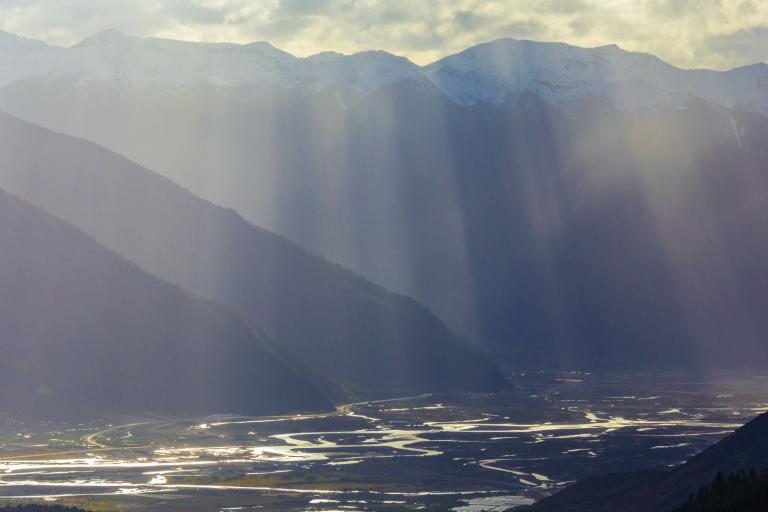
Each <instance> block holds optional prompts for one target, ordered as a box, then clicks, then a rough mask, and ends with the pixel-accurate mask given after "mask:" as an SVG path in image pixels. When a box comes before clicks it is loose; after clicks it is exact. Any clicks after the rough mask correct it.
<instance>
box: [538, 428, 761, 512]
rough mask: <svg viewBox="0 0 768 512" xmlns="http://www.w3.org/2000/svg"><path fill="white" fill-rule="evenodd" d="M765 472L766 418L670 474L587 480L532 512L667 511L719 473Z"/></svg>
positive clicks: (539, 505)
mask: <svg viewBox="0 0 768 512" xmlns="http://www.w3.org/2000/svg"><path fill="white" fill-rule="evenodd" d="M766 467H768V413H765V414H762V415H760V416H758V417H757V418H755V419H754V420H752V421H751V422H749V423H747V424H746V425H744V426H743V427H741V428H740V429H738V430H737V431H736V432H734V433H733V434H731V435H729V436H728V437H726V438H725V439H723V440H722V441H720V442H718V443H716V444H714V445H712V446H711V447H709V448H707V449H706V450H704V451H703V452H701V453H700V454H698V455H696V456H695V457H693V458H692V459H691V460H690V461H688V462H686V463H685V464H683V465H682V466H679V467H677V468H675V469H673V470H671V471H655V472H654V471H645V472H637V473H625V474H615V475H607V476H600V477H593V478H587V479H585V480H583V481H580V482H577V483H576V484H574V485H572V486H571V487H568V488H566V489H564V490H563V491H560V492H559V493H557V494H555V495H554V496H551V497H550V498H546V499H544V500H542V501H540V502H539V503H537V504H536V505H534V506H533V507H532V508H531V511H532V512H549V511H552V512H555V511H557V512H608V511H615V510H624V511H627V512H668V511H669V510H672V509H673V508H675V507H676V506H678V505H680V504H682V503H683V502H684V501H685V500H686V498H687V497H688V496H690V495H691V494H694V493H696V492H697V491H698V490H699V489H700V488H701V487H702V486H704V485H705V484H709V483H710V482H712V481H713V479H715V477H716V476H717V475H718V473H724V474H729V473H736V472H738V471H749V470H751V469H759V470H762V469H764V468H766Z"/></svg>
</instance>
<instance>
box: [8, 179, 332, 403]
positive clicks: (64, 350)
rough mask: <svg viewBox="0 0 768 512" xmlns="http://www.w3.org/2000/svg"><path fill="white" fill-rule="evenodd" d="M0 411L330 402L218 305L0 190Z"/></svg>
mask: <svg viewBox="0 0 768 512" xmlns="http://www.w3.org/2000/svg"><path fill="white" fill-rule="evenodd" d="M0 247H2V251H0V290H2V293H1V294H0V325H2V332H0V352H2V358H0V414H2V415H3V416H4V417H44V418H45V417H54V418H55V417H59V416H65V417H83V415H87V414H100V413H108V412H116V413H117V412H119V413H136V412H147V413H162V414H210V413H243V414H265V413H281V412H287V411H296V410H313V411H314V410H326V409H329V408H330V407H331V404H330V403H329V402H328V400H327V399H325V398H324V397H323V396H322V395H321V394H320V393H319V392H318V391H317V390H316V389H315V388H313V387H312V386H311V385H309V384H308V383H307V381H305V380H304V379H303V378H302V377H300V376H299V375H298V374H296V373H295V372H294V371H293V370H291V369H290V368H289V367H287V366H286V364H284V363H283V361H282V360H281V359H280V358H279V357H278V356H277V355H276V351H275V350H274V349H273V348H272V346H271V341H270V340H269V339H268V338H267V337H266V336H265V335H264V334H262V333H258V332H257V331H255V330H254V329H253V328H252V327H251V326H249V325H248V324H247V323H246V322H245V321H244V320H243V319H241V318H240V317H239V316H238V315H236V314H235V313H233V312H231V311H230V310H228V309H227V308H226V307H225V306H223V305H222V304H220V303H216V302H213V301H210V300H207V299H203V298H200V297H196V296H193V295H191V294H189V293H188V292H186V291H184V290H182V289H181V288H179V287H177V286H175V285H172V284H169V283H166V282H165V281H162V280H160V279H158V278H157V277H155V276H153V275H151V274H148V273H146V272H143V271H142V270H140V269H139V268H138V267H136V266H135V265H133V264H131V263H128V262H126V261H125V260H123V259H122V258H120V257H119V256H118V255H117V254H115V253H113V252H111V251H109V250H107V249H105V248H104V247H102V246H101V245H99V244H98V243H97V242H96V241H95V240H93V239H92V238H90V237H89V236H87V235H86V234H84V233H83V232H82V231H80V230H78V229H76V228H75V227H73V226H71V225H70V224H68V223H66V222H63V221H61V220H58V219H56V218H54V217H51V216H50V215H49V214H47V213H45V212H43V211H42V210H40V209H39V208H37V207H36V206H33V205H31V204H29V203H27V202H25V201H22V200H20V199H17V198H14V197H12V196H10V195H7V194H6V193H5V192H2V191H0Z"/></svg>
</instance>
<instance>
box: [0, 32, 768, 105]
mask: <svg viewBox="0 0 768 512" xmlns="http://www.w3.org/2000/svg"><path fill="white" fill-rule="evenodd" d="M52 50H55V51H52ZM0 57H2V61H0V86H3V85H8V84H11V83H13V82H17V81H20V80H29V79H33V80H34V79H40V80H51V81H56V82H57V83H62V81H63V82H70V83H72V84H76V85H77V86H86V85H88V84H91V83H101V84H104V83H107V84H110V85H111V86H113V87H119V88H121V89H122V90H124V91H125V92H126V94H127V93H129V91H140V90H141V89H142V88H147V87H161V88H163V89H173V88H182V89H187V88H190V87H196V86H198V85H209V86H214V87H217V88H228V87H232V88H248V87H254V88H258V89H259V90H266V91H270V90H271V91H291V92H295V93H298V94H313V93H315V92H319V91H322V90H324V89H328V88H337V89H343V90H344V91H345V94H347V93H351V94H357V95H367V94H370V93H372V92H374V91H376V90H378V89H381V88H384V87H387V86H390V85H392V84H397V83H399V82H402V81H405V80H414V79H415V80H420V81H425V82H427V81H429V82H431V84H432V85H434V87H436V88H437V89H438V90H439V91H441V92H442V94H444V95H445V96H446V97H447V98H448V99H450V100H451V101H453V102H455V103H458V104H461V105H476V104H500V103H503V102H504V101H506V100H507V99H509V98H514V97H515V95H517V94H520V93H523V92H526V91H533V92H535V93H536V94H537V95H539V96H540V97H542V98H543V99H545V100H547V101H551V102H553V103H564V102H568V101H570V100H572V99H574V98H576V99H578V98H581V97H600V98H604V99H607V100H610V101H613V102H614V103H616V104H621V105H630V104H631V105H637V104H643V105H652V106H655V105H659V104H660V103H664V102H669V101H672V102H676V101H679V100H680V98H684V97H687V96H688V95H695V96H698V97H700V98H703V99H706V100H709V101H712V102H715V103H718V104H721V105H724V106H728V107H737V108H743V109H750V110H755V111H758V112H763V113H768V66H766V65H765V64H757V65H753V66H746V67H742V68H737V69H733V70H731V71H726V72H720V71H709V70H684V69H680V68H676V67H674V66H672V65H670V64H668V63H666V62H664V61H662V60H661V59H659V58H657V57H655V56H653V55H650V54H646V53H637V52H630V51H626V50H623V49H621V48H619V47H618V46H616V45H606V46H598V47H595V48H582V47H578V46H572V45H568V44H564V43H544V42H535V41H525V40H516V39H498V40H495V41H491V42H488V43H483V44H479V45H477V46H473V47H471V48H468V49H466V50H464V51H462V52H459V53H457V54H454V55H451V56H448V57H445V58H443V59H440V60H438V61H437V62H434V63H432V64H430V65H428V66H423V67H422V66H418V65H416V64H414V63H413V62H411V61H410V60H408V59H407V58H404V57H400V56H397V55H392V54H390V53H387V52H384V51H380V50H377V51H364V52H359V53H355V54H352V55H344V54H341V53H335V52H323V53H319V54H317V55H313V56H311V57H306V58H298V57H295V56H293V55H291V54H289V53H287V52H284V51H282V50H280V49H278V48H275V47H274V46H272V45H271V44H269V43H267V42H255V43H249V44H235V43H196V42H189V41H176V40H170V39H160V38H145V39H141V38H137V37H131V36H127V35H125V34H122V33H121V32H119V31H117V30H114V29H110V30H105V31H103V32H100V33H98V34H96V35H94V36H91V37H89V38H87V39H85V40H84V41H82V42H81V43H79V44H77V45H75V46H73V47H71V48H66V49H61V48H55V49H54V48H51V47H49V46H47V45H46V44H45V43H42V42H40V41H32V40H29V39H24V38H21V37H18V36H14V35H12V34H8V33H5V32H0ZM131 94H133V93H131Z"/></svg>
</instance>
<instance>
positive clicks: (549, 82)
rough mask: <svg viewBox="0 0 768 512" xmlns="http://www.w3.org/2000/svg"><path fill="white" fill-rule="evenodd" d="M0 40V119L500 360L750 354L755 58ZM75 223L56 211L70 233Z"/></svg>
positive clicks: (639, 361)
mask: <svg viewBox="0 0 768 512" xmlns="http://www.w3.org/2000/svg"><path fill="white" fill-rule="evenodd" d="M9 41H10V42H9ZM0 44H2V46H3V47H5V48H6V50H5V51H4V54H3V52H2V51H0V54H3V56H2V57H0V109H2V110H5V111H7V112H10V113H12V114H13V115H15V116H18V117H20V118H23V119H25V120H28V121H31V122H34V123H37V124H40V125H42V126H46V127H48V128H52V129H54V130H57V131H60V132H64V133H68V134H72V135H76V136H78V137H83V138H86V139H88V140H92V141H95V142H97V143H99V144H101V145H103V146H105V147H107V148H109V149H112V150H114V151H117V152H118V153H120V154H123V155H126V156H127V157H129V158H131V159H132V160H135V161H137V162H138V163H139V164H141V165H143V166H145V167H148V168H151V169H153V170H155V171H157V172H159V173H160V174H162V175H164V176H166V177H168V178H170V179H171V180H173V181H174V182H176V183H178V184H180V185H181V186H183V187H185V188H187V189H188V190H190V191H191V192H192V193H194V194H196V195H198V196H200V197H203V198H205V199H207V200H210V201H212V202H213V203H215V204H220V205H222V206H224V207H228V208H232V209H234V210H235V211H237V212H238V213H239V214H241V215H242V216H243V218H244V219H245V220H246V221H248V222H249V223H252V224H255V225H258V226H262V227H264V228H267V229H270V230H272V231H275V232H277V233H279V234H281V235H284V236H287V237H288V238H290V239H291V240H293V241H295V242H296V243H298V244H299V245H301V246H303V247H306V248H308V249H310V250H311V251H314V252H317V253H319V254H320V255H322V256H324V257H326V258H328V259H329V260H331V261H335V262H339V263H340V264H342V265H344V266H346V267H349V268H351V269H352V270H353V271H355V272H357V273H358V274H361V275H363V276H365V277H366V278H368V279H370V280H372V281H373V282H375V283H378V284H380V285H382V286H384V287H385V288H387V289H390V290H393V291H395V292H398V293H402V294H405V295H407V296H410V297H413V298H414V299H416V300H417V301H419V302H421V303H423V304H424V305H425V306H427V307H428V308H429V309H430V310H432V311H434V312H435V313H436V314H437V315H438V316H439V317H440V318H441V319H443V320H444V321H445V322H446V323H447V324H448V325H449V326H450V327H451V328H453V329H455V330H458V331H460V332H463V333H464V334H466V335H468V336H469V337H470V338H473V339H475V340H477V341H479V342H482V343H484V344H485V345H486V347H488V349H489V350H491V351H493V352H494V353H495V354H497V355H498V356H499V357H500V360H501V361H503V362H504V363H506V364H511V365H518V366H536V367H539V366H542V365H551V366H559V367H562V366H565V367H575V366H577V367H593V368H616V367H620V366H628V365H629V366H637V367H654V368H658V367H667V366H669V367H679V366H685V365H688V366H704V365H710V366H730V367H736V368H739V367H743V366H744V365H751V366H759V365H761V364H763V362H766V361H768V354H767V352H768V344H766V343H765V340H764V338H763V336H762V334H761V333H762V332H765V327H766V325H765V319H764V315H763V314H762V312H761V311H760V310H759V308H758V307H756V306H755V305H756V304H762V303H763V302H762V301H763V300H764V299H765V297H764V295H765V292H764V290H766V289H768V287H766V286H765V284H766V283H765V282H764V281H765V280H766V279H768V277H766V272H765V271H764V269H763V264H762V262H763V261H765V257H766V256H767V255H768V239H767V238H766V235H765V233H764V230H763V229H762V226H761V225H760V222H759V219H760V218H761V216H763V215H765V213H766V208H768V203H766V197H768V181H766V179H767V177H766V170H765V165H764V162H765V161H766V155H765V147H764V144H763V143H762V141H763V140H765V137H766V135H768V121H767V120H766V118H765V117H764V114H765V113H766V112H768V107H766V105H767V104H766V101H767V98H768V95H767V94H766V92H768V89H767V87H768V85H767V84H768V71H766V66H765V65H764V64H756V65H753V66H747V67H744V68H738V69H734V70H730V71H722V72H721V71H708V70H683V69H679V68H676V67H674V66H671V65H669V64H666V63H664V62H663V61H661V60H660V59H658V58H656V57H654V56H651V55H648V54H641V53H633V52H627V51H624V50H621V49H620V48H618V47H616V46H603V47H598V48H579V47H574V46H569V45H565V44H560V43H538V42H532V41H517V40H510V39H502V40H497V41H493V42H490V43H487V44H481V45H478V46H476V47H473V48H469V49H467V50H465V51H463V52H460V53H458V54H455V55H451V56H448V57H446V58H444V59H441V60H439V61H437V62H435V63H432V64H429V65H427V66H418V65H416V64H414V63H412V62H410V61H408V60H407V59H404V58H402V57H397V56H394V55H390V54H387V53H385V52H379V51H376V52H362V53H359V54H355V55H349V56H346V55H340V54H333V53H323V54H319V55H315V56H312V57H307V58H297V57H294V56H292V55H290V54H287V53H285V52H282V51H280V50H278V49H276V48H274V47H272V46H271V45H269V44H267V43H253V44H247V45H237V44H208V43H189V42H180V41H170V40H162V39H155V38H147V39H140V38H135V37H130V36H125V35H123V34H121V33H119V32H116V31H106V32H102V33H100V34H97V35H96V36H93V37H91V38H88V39H86V40H85V41H83V42H81V43H79V44H77V45H75V46H74V47H72V48H53V47H49V46H46V45H42V46H41V44H40V43H39V42H32V41H27V40H24V39H20V38H18V37H16V36H11V35H9V34H4V36H3V38H2V42H1V43H0ZM0 185H2V184H0ZM26 193H27V194H30V193H31V192H30V191H27V192H26ZM100 193H103V191H102V192H100ZM21 195H23V196H24V197H27V196H26V195H24V194H21ZM145 196H146V195H145ZM73 197H74V196H73ZM157 200H158V201H160V199H157ZM72 202H73V204H78V203H79V201H77V200H74V199H72ZM137 209H139V210H143V208H141V207H138V206H137ZM95 211H98V209H96V210H94V211H93V212H95ZM93 212H90V213H88V214H86V213H85V212H81V217H83V218H78V219H75V218H70V217H68V216H67V215H65V214H64V212H59V213H56V214H57V215H61V216H62V217H64V218H67V219H69V220H72V221H73V222H74V223H75V224H77V225H81V224H82V223H85V222H91V223H96V222H97V221H95V220H91V221H88V220H87V219H88V218H92V219H99V218H101V215H100V214H96V215H94V213H93ZM54 213H55V212H54ZM230 215H234V214H232V213H231V212H230ZM241 222H242V219H240V220H238V223H241ZM240 225H244V223H242V224H240ZM216 229H218V228H216ZM86 231H88V230H86ZM92 231H93V233H96V232H97V231H98V233H101V234H100V235H99V234H94V236H95V237H96V238H97V239H99V240H100V241H102V242H103V243H105V245H107V246H109V247H112V248H117V250H118V252H120V253H121V254H125V255H127V256H128V257H129V259H133V260H135V261H137V262H139V263H140V264H142V265H145V266H146V267H147V268H150V269H153V270H152V271H153V272H156V273H157V274H158V275H160V276H162V277H166V278H168V279H171V280H172V281H174V282H180V283H181V284H183V285H184V286H187V287H189V288H190V289H192V290H198V291H200V292H202V293H206V294H210V295H212V296H214V297H219V298H221V299H222V300H225V301H226V302H230V303H235V304H237V305H239V307H241V308H243V309H245V310H248V307H249V306H250V305H251V302H252V299H250V298H246V297H245V295H246V294H245V293H244V292H238V293H237V294H236V296H235V297H231V296H229V295H228V293H222V292H221V290H222V289H225V288H226V289H227V290H228V291H229V292H231V290H232V289H233V288H232V286H230V285H222V284H221V281H218V282H217V284H214V283H207V284H205V285H202V284H200V283H199V282H198V281H200V280H202V278H201V277H197V276H195V272H193V271H188V272H187V273H186V274H187V278H184V277H183V276H182V274H184V271H183V270H180V269H178V268H176V267H175V265H176V264H175V263H174V265H170V264H169V263H167V262H165V263H163V264H162V265H160V264H158V263H157V261H158V259H161V258H159V257H157V256H151V257H150V256H147V255H145V254H144V255H140V254H136V253H137V252H141V251H145V249H137V248H143V247H159V245H158V243H157V241H156V240H152V241H151V242H146V243H141V241H137V240H134V242H136V243H131V244H128V243H124V244H123V245H122V246H120V245H117V243H119V242H120V240H117V241H116V242H114V241H112V240H109V239H108V237H109V236H110V235H109V233H113V232H114V231H112V230H110V229H109V228H107V227H104V226H101V227H100V229H98V230H92ZM89 232H91V231H89ZM93 233H92V234H93ZM105 233H106V234H105ZM112 236H113V238H119V237H117V236H114V235H112ZM241 238H242V237H240V236H238V240H239V239H241ZM129 245H131V246H133V247H134V248H133V249H130V247H128V246H129ZM180 247H181V246H180ZM131 251H132V252H131ZM169 254H170V253H169ZM174 254H176V253H174ZM213 257H214V256H210V258H209V259H211V258H213ZM215 257H216V258H218V257H219V256H215ZM174 258H176V259H178V256H174ZM150 260H151V261H150ZM168 260H169V261H172V260H173V258H170V257H169V258H168ZM160 267H162V268H160ZM172 267H173V268H172ZM182 268H183V267H182ZM219 268H227V269H233V268H235V267H233V266H221V265H220V266H219ZM219 279H223V278H221V276H219ZM229 279H230V280H233V281H237V280H238V279H237V277H234V276H230V277H229ZM246 281H247V280H246ZM385 302H386V301H385ZM257 320H258V321H260V322H262V323H263V324H264V325H265V327H270V325H271V327H272V328H275V325H274V322H273V321H272V320H270V319H269V318H266V317H259V318H257ZM287 324H289V325H291V326H292V325H293V322H288V323H287ZM284 325H285V324H284ZM276 336H277V337H278V338H279V337H280V336H279V334H276ZM323 336H329V335H328V334H324V335H323ZM725 339H727V340H729V343H730V344H734V346H736V347H739V349H738V350H731V349H728V348H726V346H725V344H724V343H723V340H725ZM294 348H295V347H294ZM299 352H301V350H299Z"/></svg>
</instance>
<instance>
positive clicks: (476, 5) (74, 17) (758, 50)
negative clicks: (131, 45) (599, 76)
mask: <svg viewBox="0 0 768 512" xmlns="http://www.w3.org/2000/svg"><path fill="white" fill-rule="evenodd" d="M0 28H3V29H5V30H8V31H10V32H15V33H18V34H21V35H24V36H27V37H35V38H39V39H43V40H46V41H48V42H50V43H53V44H60V45H69V44H73V43H75V42H77V41H79V40H81V39H84V38H85V37H87V36H89V35H92V34H93V33H95V32H98V31H99V30H102V29H104V28H117V29H119V30H121V31H123V32H125V33H128V34H132V35H138V36H158V37H172V38H179V39H189V40H200V41H237V42H250V41H255V40H268V41H270V42H271V43H273V44H274V45H275V46H278V47H280V48H283V49H285V50H286V51H289V52H292V53H295V54H298V55H308V54H312V53H316V52H319V51H323V50H335V51H341V52H345V53H350V52H355V51H360V50H365V49H384V50H388V51H390V52H393V53H397V54H401V55H406V56H408V57H410V58H411V59H413V60H415V61H417V62H420V63H427V62H430V61H432V60H435V59H438V58H440V57H442V56H444V55H447V54H450V53H453V52H456V51H459V50H462V49H464V48H466V47H467V46H471V45H473V44H477V43H480V42H484V41H488V40H491V39H495V38H498V37H515V38H525V39H534V40H546V41H563V42H568V43H572V44H577V45H583V46H598V45H603V44H610V43H616V44H618V45H620V46H622V47H624V48H626V49H629V50H636V51H646V52H650V53H654V54H656V55H659V56H660V57H662V58H664V59H665V60H668V61H670V62H672V63H674V64H677V65H680V66H684V67H716V68H727V67H733V66H738V65H743V64H749V63H752V62H755V61H763V60H765V59H766V58H767V57H766V54H767V53H768V48H767V47H766V44H767V41H768V36H766V33H767V31H768V2H765V1H764V0H429V1H427V0H416V1H414V0H100V1H98V2H93V1H92V0H0Z"/></svg>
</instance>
